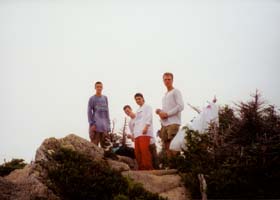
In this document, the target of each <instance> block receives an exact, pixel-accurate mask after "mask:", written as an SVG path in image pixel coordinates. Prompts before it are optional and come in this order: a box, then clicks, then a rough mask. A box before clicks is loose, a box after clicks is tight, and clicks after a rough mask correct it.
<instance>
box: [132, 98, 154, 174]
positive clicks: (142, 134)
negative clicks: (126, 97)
mask: <svg viewBox="0 0 280 200" xmlns="http://www.w3.org/2000/svg"><path fill="white" fill-rule="evenodd" d="M134 99H135V101H136V103H137V104H138V105H139V109H138V110H137V112H136V116H135V121H134V131H133V134H134V138H135V141H134V145H135V157H136V161H137V164H138V169H139V170H152V169H153V164H152V155H151V152H150V150H149V145H150V142H151V138H153V110H152V108H151V107H150V106H149V105H147V104H145V100H144V97H143V95H142V94H141V93H136V94H135V95H134Z"/></svg>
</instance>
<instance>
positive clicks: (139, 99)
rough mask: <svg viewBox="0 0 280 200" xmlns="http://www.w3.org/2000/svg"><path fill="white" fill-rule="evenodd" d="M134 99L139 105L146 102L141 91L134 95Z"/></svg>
mask: <svg viewBox="0 0 280 200" xmlns="http://www.w3.org/2000/svg"><path fill="white" fill-rule="evenodd" d="M134 99H135V101H136V103H137V104H138V105H139V106H142V105H143V104H144V103H145V100H144V97H143V94H141V93H136V94H135V95H134Z"/></svg>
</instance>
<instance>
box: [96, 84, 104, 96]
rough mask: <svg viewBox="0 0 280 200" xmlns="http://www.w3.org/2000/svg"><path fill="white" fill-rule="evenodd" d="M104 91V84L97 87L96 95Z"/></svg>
mask: <svg viewBox="0 0 280 200" xmlns="http://www.w3.org/2000/svg"><path fill="white" fill-rule="evenodd" d="M102 89H103V85H102V84H97V85H95V90H96V93H98V94H101V93H102Z"/></svg>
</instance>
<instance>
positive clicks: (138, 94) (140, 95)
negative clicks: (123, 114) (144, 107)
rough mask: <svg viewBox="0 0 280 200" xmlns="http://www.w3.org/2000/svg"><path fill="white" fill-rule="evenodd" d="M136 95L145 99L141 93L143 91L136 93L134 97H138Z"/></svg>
mask: <svg viewBox="0 0 280 200" xmlns="http://www.w3.org/2000/svg"><path fill="white" fill-rule="evenodd" d="M136 97H142V98H143V99H144V97H143V94H141V93H136V94H135V95H134V99H136Z"/></svg>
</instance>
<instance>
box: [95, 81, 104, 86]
mask: <svg viewBox="0 0 280 200" xmlns="http://www.w3.org/2000/svg"><path fill="white" fill-rule="evenodd" d="M99 84H100V85H102V82H101V81H97V82H95V84H94V86H96V85H99Z"/></svg>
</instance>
